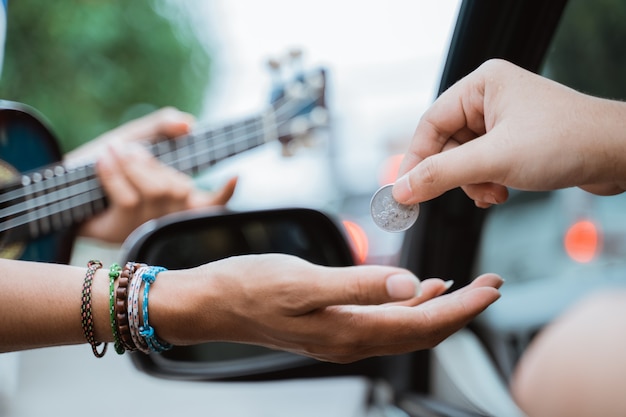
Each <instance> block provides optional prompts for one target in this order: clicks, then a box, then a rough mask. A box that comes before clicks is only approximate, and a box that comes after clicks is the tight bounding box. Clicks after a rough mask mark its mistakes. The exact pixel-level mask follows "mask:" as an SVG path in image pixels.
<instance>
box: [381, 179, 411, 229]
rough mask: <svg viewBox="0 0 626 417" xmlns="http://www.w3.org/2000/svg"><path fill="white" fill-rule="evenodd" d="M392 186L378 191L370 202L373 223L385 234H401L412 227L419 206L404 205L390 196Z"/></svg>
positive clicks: (386, 186) (389, 185)
mask: <svg viewBox="0 0 626 417" xmlns="http://www.w3.org/2000/svg"><path fill="white" fill-rule="evenodd" d="M392 188H393V184H388V185H385V186H383V187H381V188H379V189H378V191H376V192H375V193H374V196H373V197H372V201H371V202H370V213H371V215H372V219H373V220H374V223H376V225H377V226H378V227H380V228H381V229H383V230H385V231H387V232H403V231H405V230H407V229H408V228H409V227H411V226H413V224H414V223H415V221H416V220H417V216H418V215H419V212H420V207H419V204H413V205H409V206H407V205H404V204H400V203H398V202H397V201H396V200H395V199H394V198H393V196H392V195H391V189H392Z"/></svg>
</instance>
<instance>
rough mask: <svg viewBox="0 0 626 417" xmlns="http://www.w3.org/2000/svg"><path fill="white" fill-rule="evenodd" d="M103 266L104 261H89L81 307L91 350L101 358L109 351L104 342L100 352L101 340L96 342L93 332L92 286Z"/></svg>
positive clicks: (84, 329)
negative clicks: (95, 276) (94, 278)
mask: <svg viewBox="0 0 626 417" xmlns="http://www.w3.org/2000/svg"><path fill="white" fill-rule="evenodd" d="M100 268H102V262H100V261H96V260H91V261H89V262H88V263H87V272H86V273H85V282H84V283H83V291H82V303H81V307H80V313H81V325H82V328H83V333H84V335H85V339H87V342H88V343H89V344H90V345H91V350H92V351H93V354H94V355H95V356H96V358H101V357H103V356H104V354H105V353H106V351H107V344H106V343H104V347H103V348H102V351H101V352H98V346H100V344H101V343H100V342H96V339H95V337H94V334H93V318H92V312H91V308H92V303H91V287H92V284H93V277H94V275H95V274H96V271H97V270H98V269H100Z"/></svg>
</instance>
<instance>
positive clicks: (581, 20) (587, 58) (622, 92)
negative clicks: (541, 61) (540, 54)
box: [544, 0, 626, 99]
mask: <svg viewBox="0 0 626 417" xmlns="http://www.w3.org/2000/svg"><path fill="white" fill-rule="evenodd" d="M624 19H626V2H625V1H623V0H594V1H590V0H570V1H569V3H568V4H567V8H566V9H565V13H564V14H563V18H562V21H561V24H560V25H559V28H558V30H557V32H556V34H555V37H554V40H553V42H552V49H551V51H550V54H549V56H548V59H547V61H546V64H545V68H544V73H545V74H546V75H548V76H549V77H551V78H553V79H555V80H557V81H559V82H561V83H563V84H566V85H569V86H570V87H572V88H575V89H577V90H579V91H583V92H585V93H588V94H593V95H597V96H600V97H605V98H612V99H626V78H625V77H624V74H626V53H624V50H625V49H624V45H625V44H626V24H625V23H624Z"/></svg>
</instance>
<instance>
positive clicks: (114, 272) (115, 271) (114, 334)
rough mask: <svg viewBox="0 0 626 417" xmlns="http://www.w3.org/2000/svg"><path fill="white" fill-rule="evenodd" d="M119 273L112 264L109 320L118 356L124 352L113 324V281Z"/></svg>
mask: <svg viewBox="0 0 626 417" xmlns="http://www.w3.org/2000/svg"><path fill="white" fill-rule="evenodd" d="M121 272H122V268H121V267H120V266H119V265H118V264H113V265H111V267H110V268H109V316H110V319H111V330H112V331H113V341H114V343H113V347H114V348H115V352H117V354H118V355H123V354H124V352H125V349H124V346H123V345H122V341H121V340H120V336H119V333H118V331H117V325H116V323H115V322H116V320H115V280H116V279H118V278H119V276H120V274H121Z"/></svg>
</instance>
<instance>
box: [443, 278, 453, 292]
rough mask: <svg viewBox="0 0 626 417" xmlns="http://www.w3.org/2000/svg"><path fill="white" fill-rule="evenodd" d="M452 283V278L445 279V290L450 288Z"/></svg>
mask: <svg viewBox="0 0 626 417" xmlns="http://www.w3.org/2000/svg"><path fill="white" fill-rule="evenodd" d="M453 285H454V280H453V279H449V280H447V281H445V282H444V283H443V286H444V287H445V289H446V291H448V290H449V289H450V288H452V286H453Z"/></svg>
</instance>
